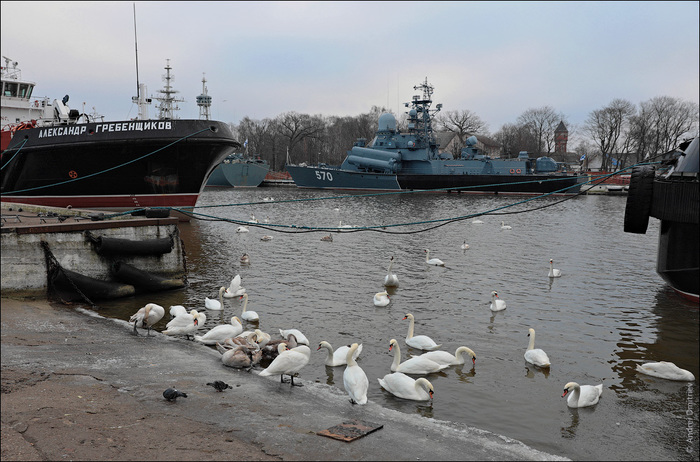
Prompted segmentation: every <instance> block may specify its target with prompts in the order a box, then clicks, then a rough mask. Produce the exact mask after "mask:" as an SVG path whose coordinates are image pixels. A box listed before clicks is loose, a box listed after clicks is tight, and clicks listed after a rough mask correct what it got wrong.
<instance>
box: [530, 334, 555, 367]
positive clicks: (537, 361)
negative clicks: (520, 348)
mask: <svg viewBox="0 0 700 462" xmlns="http://www.w3.org/2000/svg"><path fill="white" fill-rule="evenodd" d="M527 335H528V336H529V337H530V343H529V344H528V346H527V351H525V361H527V362H529V363H532V364H534V365H535V366H540V367H549V366H550V364H551V363H550V362H549V357H548V356H547V353H545V352H544V351H543V350H540V349H539V348H535V329H532V328H530V329H529V330H528V334H527Z"/></svg>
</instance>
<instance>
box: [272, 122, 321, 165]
mask: <svg viewBox="0 0 700 462" xmlns="http://www.w3.org/2000/svg"><path fill="white" fill-rule="evenodd" d="M275 122H276V128H277V133H278V134H279V135H280V136H282V137H283V138H284V139H285V140H286V141H287V147H288V148H289V152H290V153H294V150H295V148H297V146H299V145H300V144H301V143H302V142H303V141H305V140H309V139H313V138H318V137H320V136H321V134H322V133H323V130H324V124H323V119H322V118H321V116H313V117H312V116H310V115H308V114H299V113H298V112H287V113H284V114H282V115H280V116H278V117H277V118H276V119H275ZM303 154H305V156H304V157H305V158H306V159H307V160H308V161H310V162H313V159H312V155H313V152H311V153H310V152H309V150H308V149H305V150H304V153H303Z"/></svg>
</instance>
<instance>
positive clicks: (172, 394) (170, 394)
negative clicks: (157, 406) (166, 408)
mask: <svg viewBox="0 0 700 462" xmlns="http://www.w3.org/2000/svg"><path fill="white" fill-rule="evenodd" d="M178 396H182V397H183V398H187V393H183V392H181V391H177V390H176V389H174V388H168V389H167V390H165V391H164V392H163V398H165V399H167V400H168V401H175V400H176V399H177V398H178Z"/></svg>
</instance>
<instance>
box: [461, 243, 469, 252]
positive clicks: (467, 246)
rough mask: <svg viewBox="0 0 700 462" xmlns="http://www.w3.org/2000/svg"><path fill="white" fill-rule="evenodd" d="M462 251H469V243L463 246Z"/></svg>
mask: <svg viewBox="0 0 700 462" xmlns="http://www.w3.org/2000/svg"><path fill="white" fill-rule="evenodd" d="M462 250H469V244H467V241H464V244H462Z"/></svg>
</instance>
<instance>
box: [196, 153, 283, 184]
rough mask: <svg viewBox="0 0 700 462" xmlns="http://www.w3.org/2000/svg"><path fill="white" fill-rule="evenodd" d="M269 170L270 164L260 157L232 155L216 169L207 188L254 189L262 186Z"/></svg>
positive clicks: (208, 181)
mask: <svg viewBox="0 0 700 462" xmlns="http://www.w3.org/2000/svg"><path fill="white" fill-rule="evenodd" d="M269 170H270V164H269V163H268V162H267V161H266V160H263V159H261V158H259V157H249V156H245V155H243V154H240V153H236V154H231V155H230V156H228V157H226V158H225V159H224V160H223V162H221V163H220V164H219V165H218V166H217V167H216V168H215V169H214V171H213V172H212V174H211V176H210V177H209V179H208V180H207V186H229V187H230V186H233V187H235V188H241V187H250V188H254V187H257V186H260V184H261V183H262V182H263V180H264V179H265V176H266V175H267V173H268V171H269Z"/></svg>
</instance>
